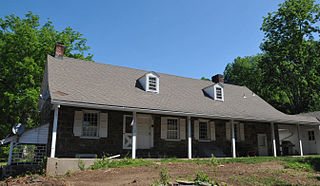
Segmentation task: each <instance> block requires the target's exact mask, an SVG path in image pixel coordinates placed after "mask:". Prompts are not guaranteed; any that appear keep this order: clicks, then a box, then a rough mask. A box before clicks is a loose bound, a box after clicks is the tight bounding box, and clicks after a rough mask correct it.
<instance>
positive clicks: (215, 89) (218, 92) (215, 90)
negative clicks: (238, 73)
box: [203, 83, 224, 101]
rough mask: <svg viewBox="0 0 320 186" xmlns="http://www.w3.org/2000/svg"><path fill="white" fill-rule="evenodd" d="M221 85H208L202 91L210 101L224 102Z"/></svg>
mask: <svg viewBox="0 0 320 186" xmlns="http://www.w3.org/2000/svg"><path fill="white" fill-rule="evenodd" d="M223 88H224V87H223V84H222V83H217V84H214V85H210V86H208V87H206V88H204V89H203V91H204V92H205V93H206V94H207V95H208V96H209V97H210V98H212V99H214V100H216V101H224V91H223Z"/></svg>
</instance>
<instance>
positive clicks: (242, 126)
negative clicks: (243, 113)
mask: <svg viewBox="0 0 320 186" xmlns="http://www.w3.org/2000/svg"><path fill="white" fill-rule="evenodd" d="M240 140H241V141H244V140H245V139H244V124H243V123H240Z"/></svg>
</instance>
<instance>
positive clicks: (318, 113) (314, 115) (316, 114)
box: [299, 111, 320, 120]
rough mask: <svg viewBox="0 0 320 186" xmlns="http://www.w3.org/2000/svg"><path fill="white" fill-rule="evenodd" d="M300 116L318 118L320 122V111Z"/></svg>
mask: <svg viewBox="0 0 320 186" xmlns="http://www.w3.org/2000/svg"><path fill="white" fill-rule="evenodd" d="M299 115H300V116H313V117H316V118H318V120H320V111H316V112H308V113H303V114H299Z"/></svg>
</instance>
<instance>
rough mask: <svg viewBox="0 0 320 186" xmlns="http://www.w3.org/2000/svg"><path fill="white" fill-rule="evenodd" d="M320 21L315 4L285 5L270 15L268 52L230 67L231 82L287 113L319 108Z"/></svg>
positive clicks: (290, 0) (304, 0)
mask: <svg viewBox="0 0 320 186" xmlns="http://www.w3.org/2000/svg"><path fill="white" fill-rule="evenodd" d="M319 20H320V9H319V5H318V4H316V3H315V1H313V0H287V1H285V2H284V3H282V4H280V5H279V9H278V10H277V11H275V12H272V13H269V14H268V16H267V17H264V21H263V24H262V27H261V30H262V31H263V32H264V41H263V43H262V44H261V46H260V48H261V50H262V51H263V53H262V54H261V55H258V56H253V57H245V58H237V59H235V61H234V63H232V64H228V65H227V67H226V69H225V76H226V78H227V81H228V82H230V83H235V84H239V85H245V86H247V87H249V88H250V89H252V90H253V91H255V92H257V93H258V94H259V95H260V96H261V97H262V98H263V99H265V100H266V101H267V102H269V103H270V104H272V105H273V106H274V107H275V108H277V109H279V110H281V111H283V112H286V113H290V114H297V113H301V112H308V111H314V110H319V109H320V97H319V96H320V42H319V41H318V40H315V38H319V34H320V29H319V27H318V26H317V24H319ZM255 57H257V58H258V59H254V58H255ZM250 58H251V59H250ZM257 81H259V82H257Z"/></svg>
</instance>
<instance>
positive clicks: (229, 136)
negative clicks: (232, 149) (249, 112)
mask: <svg viewBox="0 0 320 186" xmlns="http://www.w3.org/2000/svg"><path fill="white" fill-rule="evenodd" d="M226 138H227V140H228V141H230V140H231V124H230V123H226Z"/></svg>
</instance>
